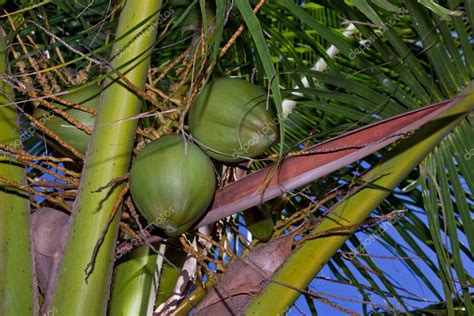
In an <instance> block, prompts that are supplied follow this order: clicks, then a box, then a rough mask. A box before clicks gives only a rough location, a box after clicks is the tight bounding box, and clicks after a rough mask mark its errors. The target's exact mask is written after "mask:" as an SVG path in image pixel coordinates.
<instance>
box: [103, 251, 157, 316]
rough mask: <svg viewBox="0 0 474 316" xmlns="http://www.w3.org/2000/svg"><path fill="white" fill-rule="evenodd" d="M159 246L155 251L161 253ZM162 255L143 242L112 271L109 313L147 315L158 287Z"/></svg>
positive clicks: (151, 308)
mask: <svg viewBox="0 0 474 316" xmlns="http://www.w3.org/2000/svg"><path fill="white" fill-rule="evenodd" d="M164 251H165V245H164V244H162V245H160V248H159V253H164ZM162 265H163V256H161V255H158V254H156V253H154V252H153V251H152V250H151V249H150V247H148V246H147V245H145V246H141V247H140V248H137V249H135V250H133V252H132V253H131V254H130V255H129V256H127V258H125V260H124V261H123V262H122V263H120V264H119V265H118V266H117V267H116V268H115V272H114V275H115V277H114V282H113V286H112V294H111V297H110V307H109V312H108V314H109V315H151V314H152V313H153V307H154V305H155V299H156V292H157V290H158V275H159V273H160V270H161V268H162Z"/></svg>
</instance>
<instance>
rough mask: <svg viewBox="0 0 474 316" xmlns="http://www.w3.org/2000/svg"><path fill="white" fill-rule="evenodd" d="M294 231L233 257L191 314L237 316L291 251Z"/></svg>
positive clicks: (263, 286)
mask: <svg viewBox="0 0 474 316" xmlns="http://www.w3.org/2000/svg"><path fill="white" fill-rule="evenodd" d="M293 238H294V234H290V235H287V236H284V237H281V238H278V239H275V240H272V241H270V242H269V243H267V244H265V245H262V246H259V247H257V248H255V249H252V250H251V251H250V252H249V254H248V255H247V256H245V257H243V258H239V259H236V260H234V262H232V264H231V265H230V266H229V268H228V269H227V271H226V272H225V274H224V276H223V277H222V280H221V281H220V282H219V284H218V285H217V286H216V287H215V288H214V289H212V290H211V291H209V294H208V295H207V296H206V298H205V299H204V300H203V301H202V302H201V303H200V304H199V305H198V306H197V307H196V309H195V312H194V313H193V315H219V316H225V315H240V314H242V313H243V310H244V309H245V306H246V305H247V304H248V303H249V302H250V300H251V299H252V298H253V297H254V296H256V295H258V294H259V293H260V291H261V290H262V289H264V288H265V285H266V284H267V283H268V282H269V280H270V279H271V277H272V276H273V275H274V274H275V272H276V271H277V270H278V269H279V268H280V266H281V265H282V264H283V263H284V262H285V261H286V260H287V259H288V257H289V256H290V254H291V247H292V244H293Z"/></svg>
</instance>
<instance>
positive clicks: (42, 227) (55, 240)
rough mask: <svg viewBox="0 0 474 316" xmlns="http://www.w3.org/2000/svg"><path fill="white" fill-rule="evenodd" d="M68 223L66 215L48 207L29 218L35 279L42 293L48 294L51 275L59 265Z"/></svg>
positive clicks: (40, 209)
mask: <svg viewBox="0 0 474 316" xmlns="http://www.w3.org/2000/svg"><path fill="white" fill-rule="evenodd" d="M68 221H69V216H68V215H67V214H65V213H63V212H61V211H58V210H55V209H52V208H48V207H42V208H39V209H38V210H36V211H35V212H34V213H33V215H32V216H31V236H32V238H33V250H34V255H35V269H36V277H37V279H38V284H39V287H40V289H41V291H42V292H43V293H47V292H48V289H49V288H50V286H51V284H50V282H52V280H53V279H54V278H53V277H52V276H53V275H52V273H53V271H54V270H56V269H57V267H58V265H59V260H60V258H61V249H62V245H63V242H64V241H65V237H66V234H67V228H68Z"/></svg>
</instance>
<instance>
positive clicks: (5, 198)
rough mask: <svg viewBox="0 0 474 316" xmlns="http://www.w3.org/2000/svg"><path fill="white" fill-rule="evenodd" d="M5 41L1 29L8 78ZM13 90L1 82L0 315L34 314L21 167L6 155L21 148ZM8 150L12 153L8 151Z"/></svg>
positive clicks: (2, 64) (0, 63) (1, 72)
mask: <svg viewBox="0 0 474 316" xmlns="http://www.w3.org/2000/svg"><path fill="white" fill-rule="evenodd" d="M7 68H8V67H7V59H6V53H5V39H4V37H3V30H2V29H0V76H2V77H3V78H6V77H7ZM17 122H18V118H17V113H16V109H15V105H14V104H13V91H12V89H11V87H10V86H9V85H7V84H6V83H5V82H4V81H2V82H0V144H1V145H2V147H3V146H5V147H3V149H0V258H1V259H0V314H1V315H6V316H9V315H12V316H13V315H32V314H34V313H35V312H36V309H37V304H36V303H35V300H36V284H35V282H34V272H33V260H32V251H31V242H30V229H29V225H30V206H29V205H30V203H29V198H28V195H27V194H25V192H23V191H22V190H20V189H19V188H18V186H23V185H25V184H26V174H25V170H24V168H23V166H22V165H20V164H19V163H17V162H16V161H15V160H13V159H12V158H11V156H10V155H9V154H12V152H17V151H18V150H19V149H22V143H21V138H20V133H19V132H18V131H19V128H18V124H17ZM8 149H10V150H11V151H9V150H8Z"/></svg>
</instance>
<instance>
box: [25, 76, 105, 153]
mask: <svg viewBox="0 0 474 316" xmlns="http://www.w3.org/2000/svg"><path fill="white" fill-rule="evenodd" d="M100 92H101V88H100V86H99V85H90V86H87V87H84V88H82V89H80V90H77V91H74V92H72V93H69V94H65V95H64V96H61V98H62V99H64V100H66V101H69V102H71V103H75V104H80V105H82V106H85V107H88V108H90V109H92V110H97V108H98V106H99V98H100ZM54 105H55V106H56V107H57V108H59V109H61V110H63V111H64V112H66V113H67V114H68V115H69V116H71V117H72V118H74V119H75V120H77V121H79V122H81V123H82V124H84V125H85V126H87V127H88V128H89V129H91V130H92V128H93V127H94V123H95V116H94V115H93V114H91V113H87V112H84V111H81V110H77V109H73V108H70V107H67V106H64V105H62V104H58V103H54ZM33 116H34V117H35V118H36V119H39V120H41V119H42V118H43V121H44V125H45V126H46V127H47V128H48V129H50V130H51V131H53V132H54V133H55V134H57V135H58V136H59V137H61V139H62V140H63V141H64V142H65V143H67V144H69V145H71V146H72V147H74V148H75V149H76V150H77V151H78V152H80V153H82V154H85V153H86V152H87V147H88V145H89V139H90V137H91V136H90V135H88V134H87V133H86V132H84V131H83V130H81V129H79V128H77V127H76V126H74V125H73V124H71V123H69V122H68V121H67V120H65V119H64V118H62V117H61V116H59V115H57V114H55V115H50V114H49V113H48V112H47V111H45V110H43V109H39V108H38V109H36V110H35V112H34V114H33ZM53 147H54V148H56V149H58V150H59V151H63V150H62V149H60V148H58V147H59V146H55V145H53Z"/></svg>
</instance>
